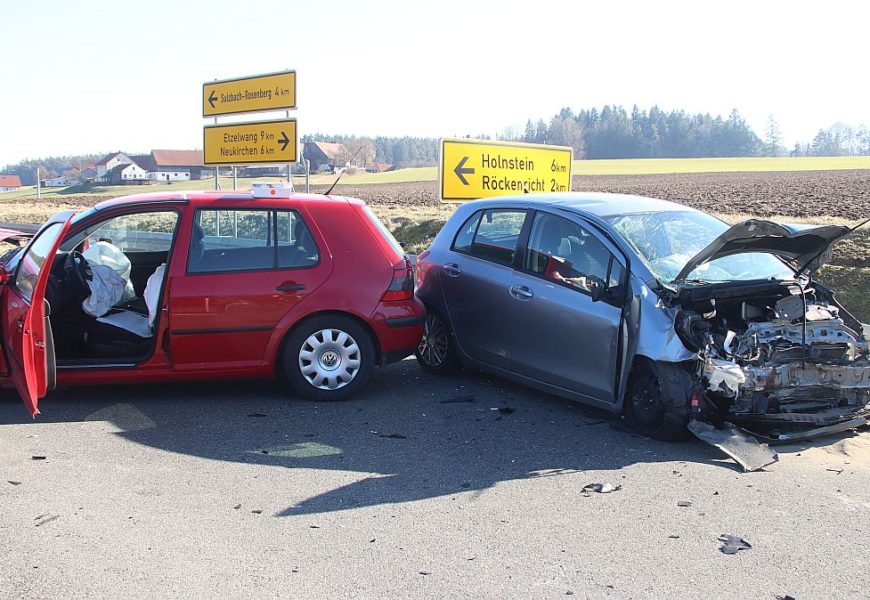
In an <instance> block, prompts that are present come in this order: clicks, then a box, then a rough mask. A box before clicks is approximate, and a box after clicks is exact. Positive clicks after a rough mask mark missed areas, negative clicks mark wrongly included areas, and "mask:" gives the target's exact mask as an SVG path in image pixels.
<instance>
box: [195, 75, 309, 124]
mask: <svg viewBox="0 0 870 600" xmlns="http://www.w3.org/2000/svg"><path fill="white" fill-rule="evenodd" d="M293 108H296V71H283V72H281V73H269V74H268V75H254V76H252V77H240V78H238V79H224V80H222V81H212V82H209V83H203V84H202V116H203V117H214V116H217V115H231V114H235V113H246V112H257V111H263V110H285V109H286V110H289V109H293Z"/></svg>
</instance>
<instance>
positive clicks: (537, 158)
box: [438, 138, 574, 202]
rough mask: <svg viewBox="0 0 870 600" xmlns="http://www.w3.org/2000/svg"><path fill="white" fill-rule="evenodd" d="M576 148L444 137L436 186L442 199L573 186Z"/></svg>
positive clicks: (554, 190) (458, 199)
mask: <svg viewBox="0 0 870 600" xmlns="http://www.w3.org/2000/svg"><path fill="white" fill-rule="evenodd" d="M573 154H574V153H573V150H572V149H571V148H569V147H566V146H548V145H546V144H525V143H520V142H493V141H490V140H473V139H452V138H444V139H442V140H441V155H440V161H439V165H438V189H439V193H440V195H441V200H442V201H443V202H465V201H467V200H476V199H478V198H489V197H492V196H506V195H513V194H523V193H526V194H528V193H539V192H568V191H570V190H571V173H572V161H573Z"/></svg>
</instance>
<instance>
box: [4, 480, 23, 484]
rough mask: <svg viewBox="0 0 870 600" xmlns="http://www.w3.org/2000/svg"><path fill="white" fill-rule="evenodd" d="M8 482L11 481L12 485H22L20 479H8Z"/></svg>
mask: <svg viewBox="0 0 870 600" xmlns="http://www.w3.org/2000/svg"><path fill="white" fill-rule="evenodd" d="M6 483H9V484H11V485H21V482H20V481H12V480H11V479H7V480H6Z"/></svg>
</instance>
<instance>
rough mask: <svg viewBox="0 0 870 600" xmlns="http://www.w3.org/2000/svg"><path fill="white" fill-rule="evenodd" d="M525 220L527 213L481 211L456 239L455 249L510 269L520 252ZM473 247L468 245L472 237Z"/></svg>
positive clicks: (470, 220) (494, 210)
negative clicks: (519, 247) (518, 247)
mask: <svg viewBox="0 0 870 600" xmlns="http://www.w3.org/2000/svg"><path fill="white" fill-rule="evenodd" d="M525 218H526V211H524V210H510V209H490V210H484V211H481V212H480V213H479V214H478V215H476V216H475V217H472V218H471V219H469V220H468V221H467V222H466V224H465V225H463V226H462V229H460V231H459V234H458V235H457V236H456V241H455V242H454V245H453V249H454V250H455V251H457V252H462V253H464V254H469V255H471V256H476V257H478V258H482V259H485V260H490V261H492V262H497V263H501V264H503V265H511V264H513V261H514V254H515V253H516V249H517V241H518V240H519V238H520V231H521V230H522V228H523V221H525ZM472 226H474V231H473V237H472V238H471V243H470V244H469V245H467V246H463V245H462V244H466V243H467V240H468V237H469V235H471V234H472V230H471V229H472Z"/></svg>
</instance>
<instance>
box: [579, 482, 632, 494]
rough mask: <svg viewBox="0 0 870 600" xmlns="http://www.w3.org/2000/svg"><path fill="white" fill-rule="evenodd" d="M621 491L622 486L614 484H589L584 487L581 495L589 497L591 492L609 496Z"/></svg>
mask: <svg viewBox="0 0 870 600" xmlns="http://www.w3.org/2000/svg"><path fill="white" fill-rule="evenodd" d="M621 489H622V486H621V485H620V484H616V485H614V484H612V483H587V484H586V485H584V486H583V489H582V490H580V493H581V494H583V495H584V496H589V492H596V493H599V494H609V493H611V492H616V491H618V490H621Z"/></svg>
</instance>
